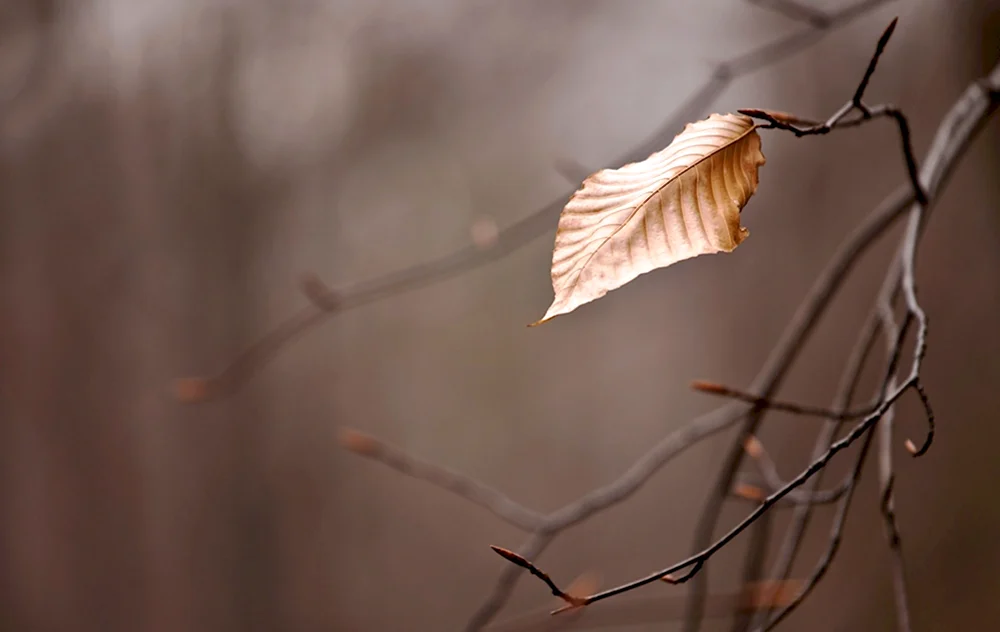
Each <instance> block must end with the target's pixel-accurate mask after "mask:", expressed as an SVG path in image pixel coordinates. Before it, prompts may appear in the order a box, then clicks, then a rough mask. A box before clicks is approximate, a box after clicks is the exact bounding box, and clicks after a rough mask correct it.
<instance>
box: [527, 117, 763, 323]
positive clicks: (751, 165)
mask: <svg viewBox="0 0 1000 632" xmlns="http://www.w3.org/2000/svg"><path fill="white" fill-rule="evenodd" d="M762 164H764V155H763V154H762V153H761V151H760V136H759V135H758V134H757V131H756V127H755V123H754V122H753V120H752V119H751V118H749V117H747V116H743V115H739V114H713V115H711V116H710V117H709V118H707V119H705V120H703V121H698V122H697V123H691V124H689V125H688V126H687V127H685V128H684V131H683V132H681V133H680V134H678V135H677V137H676V138H674V140H673V142H672V143H670V145H669V146H668V147H667V148H666V149H664V150H663V151H660V152H657V153H655V154H653V155H652V156H650V157H649V158H647V159H646V160H644V161H642V162H636V163H631V164H628V165H625V166H624V167H622V168H621V169H604V170H603V171H598V172H597V173H595V174H594V175H592V176H590V177H589V178H587V179H586V180H585V181H584V183H583V188H581V189H580V190H579V191H577V192H576V193H575V194H574V195H573V197H572V198H570V200H569V202H568V203H567V204H566V207H565V208H564V209H563V212H562V215H561V216H560V217H559V228H558V230H557V232H556V243H555V248H554V250H553V253H552V289H553V291H554V292H555V299H554V300H553V302H552V305H551V307H549V310H548V312H546V314H545V316H544V317H543V318H542V319H541V320H540V321H538V322H536V323H534V324H535V325H539V324H541V323H543V322H545V321H547V320H550V319H552V318H554V317H556V316H559V315H560V314H566V313H568V312H571V311H573V310H574V309H576V308H577V307H579V306H580V305H583V304H585V303H589V302H590V301H593V300H595V299H598V298H600V297H602V296H604V295H605V294H607V293H608V292H609V291H611V290H614V289H616V288H619V287H621V286H622V285H625V284H626V283H628V282H629V281H631V280H632V279H634V278H636V277H637V276H639V275H640V274H644V273H646V272H649V271H651V270H655V269H656V268H663V267H665V266H669V265H671V264H673V263H677V262H678V261H682V260H684V259H689V258H691V257H695V256H697V255H702V254H709V253H714V252H729V251H731V250H733V248H735V247H736V246H737V245H739V243H740V242H741V241H743V239H744V238H746V236H747V234H748V232H747V230H746V229H745V228H743V227H742V226H740V210H741V209H742V208H743V206H744V205H745V204H746V203H747V201H748V200H749V199H750V196H752V195H753V193H754V191H756V190H757V169H758V167H760V165H762Z"/></svg>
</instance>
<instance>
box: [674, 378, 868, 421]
mask: <svg viewBox="0 0 1000 632" xmlns="http://www.w3.org/2000/svg"><path fill="white" fill-rule="evenodd" d="M691 388H693V389H695V390H696V391H701V392H702V393H707V394H709V395H718V396H720V397H727V398H729V399H735V400H739V401H742V402H746V403H747V404H752V405H753V406H754V407H755V408H760V409H761V410H777V411H780V412H785V413H791V414H793V415H803V416H806V417H819V418H821V419H832V420H835V421H850V420H852V419H860V418H861V417H865V416H866V415H870V414H872V412H873V411H874V410H875V408H876V406H877V404H870V405H868V406H866V407H864V408H859V409H856V410H845V411H836V410H833V409H830V408H821V407H819V406H808V405H804V404H795V403H792V402H783V401H780V400H776V399H768V398H766V397H761V396H759V395H754V394H753V393H748V392H746V391H741V390H739V389H735V388H731V387H729V386H725V385H724V384H717V383H715V382H708V381H705V380H696V381H694V382H692V383H691Z"/></svg>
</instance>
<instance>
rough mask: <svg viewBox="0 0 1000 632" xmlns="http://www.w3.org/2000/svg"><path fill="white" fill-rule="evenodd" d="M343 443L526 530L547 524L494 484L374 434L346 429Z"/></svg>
mask: <svg viewBox="0 0 1000 632" xmlns="http://www.w3.org/2000/svg"><path fill="white" fill-rule="evenodd" d="M340 444H341V446H343V447H344V448H345V449H347V450H350V451H351V452H354V453H355V454H358V455H360V456H364V457H367V458H369V459H373V460H376V461H378V462H380V463H382V464H383V465H385V466H387V467H390V468H392V469H394V470H396V471H397V472H400V473H402V474H406V475H408V476H412V477H413V478H416V479H420V480H423V481H427V482H428V483H431V484H432V485H436V486H437V487H440V488H442V489H446V490H448V491H450V492H452V493H453V494H455V495H457V496H461V497H462V498H464V499H466V500H468V501H469V502H471V503H473V504H475V505H479V506H480V507H483V508H485V509H487V510H489V511H491V512H492V513H493V514H494V515H495V516H497V517H498V518H500V519H502V520H504V521H506V522H507V523H509V524H511V525H513V526H515V527H517V528H518V529H521V530H522V531H527V532H533V531H537V530H538V529H540V528H541V527H542V526H543V525H544V521H545V517H544V516H543V515H542V514H540V513H538V512H536V511H532V510H531V509H528V508H527V507H524V506H523V505H521V504H519V503H516V502H514V501H513V500H511V499H510V498H508V497H507V496H505V495H504V494H502V493H500V492H499V491H497V490H495V489H493V488H492V487H489V486H488V485H484V484H483V483H480V482H479V481H477V480H475V479H473V478H470V477H468V476H466V475H464V474H461V473H459V472H455V471H453V470H449V469H447V468H443V467H440V466H438V465H434V464H432V463H428V462H426V461H422V460H420V459H418V458H416V457H414V456H411V455H409V454H407V453H406V452H404V451H403V450H400V449H399V448H397V447H395V446H392V445H390V444H388V443H385V442H384V441H380V440H379V439H376V438H375V437H372V436H370V435H366V434H363V433H361V432H358V431H357V430H352V429H343V430H342V431H341V435H340Z"/></svg>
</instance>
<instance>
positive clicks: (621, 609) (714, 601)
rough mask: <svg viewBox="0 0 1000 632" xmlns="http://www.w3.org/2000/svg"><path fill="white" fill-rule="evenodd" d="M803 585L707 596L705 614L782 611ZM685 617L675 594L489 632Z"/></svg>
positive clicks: (541, 615)
mask: <svg viewBox="0 0 1000 632" xmlns="http://www.w3.org/2000/svg"><path fill="white" fill-rule="evenodd" d="M801 588H802V582H801V581H798V580H789V581H784V582H768V581H764V582H757V583H755V584H752V585H749V586H746V587H745V588H744V589H743V590H741V591H739V592H736V593H733V594H728V595H727V594H721V595H710V596H709V599H708V602H707V604H706V605H707V609H706V615H707V616H709V617H713V618H719V619H722V618H726V617H730V616H732V614H733V613H734V612H741V613H742V612H746V613H750V612H757V611H760V610H762V609H776V608H781V607H783V606H785V605H787V604H788V603H790V602H791V600H792V599H793V598H794V596H795V595H796V594H798V592H799V591H801ZM683 615H684V598H683V597H681V596H678V595H666V596H661V597H633V598H623V599H620V600H615V601H610V602H605V603H603V604H600V605H598V606H594V607H591V608H585V609H576V610H574V611H573V612H569V613H566V614H565V615H562V616H558V617H553V616H551V611H550V610H549V609H544V610H538V611H535V612H531V613H527V614H524V615H520V616H517V617H514V618H511V619H508V620H506V621H503V622H501V623H497V624H493V625H490V626H488V627H487V628H486V630H487V631H488V632H554V631H556V630H570V629H572V630H593V629H598V628H615V629H619V628H621V627H622V626H632V625H643V624H647V625H648V624H651V623H659V622H662V621H669V620H671V619H679V618H681V617H682V616H683Z"/></svg>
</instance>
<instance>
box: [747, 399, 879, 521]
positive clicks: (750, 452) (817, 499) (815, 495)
mask: <svg viewBox="0 0 1000 632" xmlns="http://www.w3.org/2000/svg"><path fill="white" fill-rule="evenodd" d="M861 416H863V415H861ZM855 419H856V417H855ZM743 449H744V450H745V451H746V453H747V456H749V457H750V458H751V459H752V460H753V462H754V463H755V464H756V465H757V469H758V471H759V472H760V474H761V476H763V477H764V481H765V482H766V484H767V486H768V489H767V492H766V493H765V494H764V495H763V496H761V497H760V498H758V499H757V500H758V501H762V500H763V499H764V498H765V497H767V496H768V495H769V494H773V493H774V492H776V491H778V490H779V489H781V488H782V487H785V486H786V485H787V484H788V483H787V481H785V480H783V479H782V478H781V475H780V474H779V473H778V466H777V465H776V464H775V462H774V459H772V458H771V456H770V455H769V454H768V453H767V450H766V449H765V448H764V444H763V443H761V442H760V440H759V439H757V438H756V437H748V438H747V440H746V441H745V442H744V444H743ZM846 489H847V482H845V483H843V484H841V485H839V486H837V487H835V488H833V489H828V490H822V491H813V490H799V489H797V490H795V491H794V492H791V493H790V494H788V496H787V497H786V500H788V501H789V503H790V504H792V505H799V504H811V505H817V504H819V505H822V504H827V503H832V502H834V501H836V500H837V499H838V498H840V497H841V496H842V495H843V494H844V491H845V490H846Z"/></svg>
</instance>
